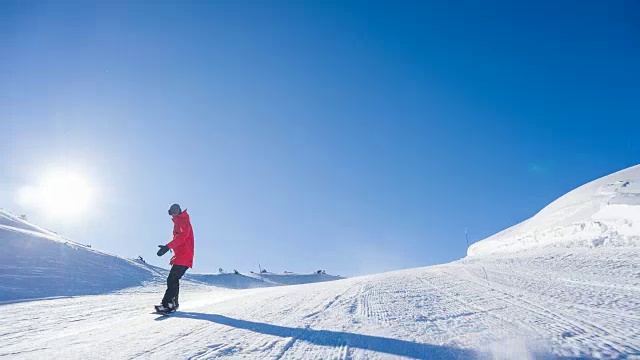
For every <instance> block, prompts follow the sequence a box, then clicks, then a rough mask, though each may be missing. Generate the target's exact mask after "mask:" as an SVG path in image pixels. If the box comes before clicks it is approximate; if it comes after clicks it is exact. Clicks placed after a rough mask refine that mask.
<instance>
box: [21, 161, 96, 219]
mask: <svg viewBox="0 0 640 360" xmlns="http://www.w3.org/2000/svg"><path fill="white" fill-rule="evenodd" d="M18 198H19V199H20V202H21V203H23V204H24V205H32V206H37V207H38V208H40V209H42V210H44V211H45V212H46V213H47V215H50V216H54V217H63V218H69V217H78V216H81V215H83V214H84V213H86V212H87V211H89V208H90V205H91V202H92V201H93V199H94V191H93V189H92V187H91V186H90V184H89V182H88V181H87V180H86V179H85V178H83V177H82V176H80V175H79V174H76V173H73V172H65V171H57V172H51V173H48V174H46V175H45V176H43V178H42V180H41V181H40V183H39V184H38V185H37V186H35V187H24V188H22V189H21V190H20V192H19V194H18Z"/></svg>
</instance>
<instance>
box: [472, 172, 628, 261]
mask: <svg viewBox="0 0 640 360" xmlns="http://www.w3.org/2000/svg"><path fill="white" fill-rule="evenodd" d="M600 246H605V247H635V248H638V247H640V165H637V166H634V167H631V168H628V169H625V170H622V171H619V172H617V173H614V174H611V175H608V176H605V177H603V178H601V179H598V180H595V181H592V182H590V183H588V184H586V185H583V186H581V187H579V188H577V189H575V190H573V191H571V192H569V193H568V194H566V195H564V196H562V197H561V198H559V199H558V200H556V201H554V202H552V203H551V204H549V205H548V206H547V207H545V208H544V209H543V210H542V211H540V212H539V213H538V214H536V215H535V216H534V217H532V218H531V219H529V220H527V221H524V222H522V223H520V224H518V225H515V226H513V227H511V228H509V229H507V230H504V231H502V232H500V233H498V234H496V235H494V236H492V237H489V238H488V239H486V240H483V241H480V242H477V243H475V244H473V245H471V246H470V247H469V250H468V255H472V256H475V255H484V254H491V253H503V252H516V251H522V250H526V249H533V248H544V247H588V248H593V247H600Z"/></svg>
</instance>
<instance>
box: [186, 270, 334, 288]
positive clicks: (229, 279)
mask: <svg viewBox="0 0 640 360" xmlns="http://www.w3.org/2000/svg"><path fill="white" fill-rule="evenodd" d="M185 279H186V280H189V281H192V282H197V283H203V284H207V285H213V286H217V287H221V288H227V289H254V288H260V287H270V286H283V285H302V284H310V283H317V282H325V281H333V280H339V279H343V278H342V277H340V276H335V275H327V274H274V273H266V274H254V273H251V274H234V273H231V274H216V275H213V274H189V273H187V275H185Z"/></svg>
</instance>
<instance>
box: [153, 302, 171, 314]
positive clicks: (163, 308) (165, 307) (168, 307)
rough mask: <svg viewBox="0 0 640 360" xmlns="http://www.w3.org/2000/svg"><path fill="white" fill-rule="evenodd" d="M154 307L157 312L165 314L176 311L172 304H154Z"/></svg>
mask: <svg viewBox="0 0 640 360" xmlns="http://www.w3.org/2000/svg"><path fill="white" fill-rule="evenodd" d="M154 308H155V309H156V311H157V312H159V313H165V314H170V313H172V312H174V311H176V309H175V308H174V307H173V304H167V305H155V306H154Z"/></svg>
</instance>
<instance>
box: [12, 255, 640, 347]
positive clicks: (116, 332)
mask: <svg viewBox="0 0 640 360" xmlns="http://www.w3.org/2000/svg"><path fill="white" fill-rule="evenodd" d="M594 252H595V253H594ZM638 260H640V259H638V254H637V252H635V253H631V252H622V253H621V252H619V251H618V249H612V248H598V249H593V250H590V249H579V250H577V251H575V252H573V253H571V254H569V253H565V252H562V253H557V251H549V250H547V249H545V250H536V251H532V252H530V253H528V254H527V255H526V256H525V255H523V254H519V255H517V256H516V255H515V254H511V255H508V256H501V257H491V256H488V257H485V258H483V259H478V258H469V259H464V260H462V261H458V262H454V263H451V264H446V265H441V266H435V267H427V268H420V269H411V270H405V271H398V272H393V273H386V274H380V275H373V276H366V277H359V278H351V279H345V280H339V281H333V282H325V283H318V284H308V285H295V286H284V287H273V288H263V289H251V290H229V289H220V288H214V287H210V286H204V285H191V286H189V287H187V288H183V290H182V291H181V293H182V295H181V306H182V307H181V309H180V311H179V312H177V313H175V314H174V315H172V316H171V317H160V316H157V315H154V314H150V311H151V305H152V304H154V303H155V302H157V299H158V294H161V293H162V291H163V290H164V289H163V288H162V287H160V286H147V287H140V288H132V289H129V290H126V291H123V292H120V293H115V294H109V295H99V296H90V297H74V298H65V299H56V300H49V301H38V302H29V303H15V304H8V305H3V306H2V307H1V308H2V309H3V310H4V311H3V314H4V315H3V316H2V317H0V329H2V330H0V334H1V335H0V336H1V337H2V345H1V346H0V356H9V357H11V358H12V359H13V358H15V359H40V358H65V359H70V358H71V359H87V358H122V359H212V358H213V359H215V358H224V359H389V358H394V359H395V358H418V359H485V358H493V359H503V358H504V359H534V358H536V359H537V358H559V359H570V358H584V359H590V358H607V359H611V358H619V359H624V358H634V357H639V356H640V342H639V341H640V340H639V339H640V314H639V312H638V309H639V305H640V304H639V299H640V296H639V295H640V284H639V281H638V276H637V274H638V271H639V270H640V268H639V265H638V264H640V261H638ZM612 274H615V276H611V275H612Z"/></svg>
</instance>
